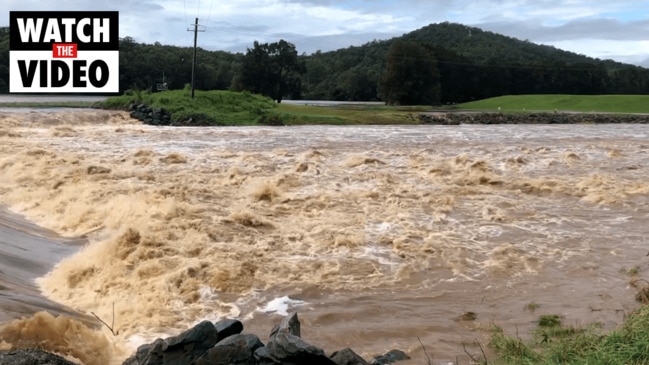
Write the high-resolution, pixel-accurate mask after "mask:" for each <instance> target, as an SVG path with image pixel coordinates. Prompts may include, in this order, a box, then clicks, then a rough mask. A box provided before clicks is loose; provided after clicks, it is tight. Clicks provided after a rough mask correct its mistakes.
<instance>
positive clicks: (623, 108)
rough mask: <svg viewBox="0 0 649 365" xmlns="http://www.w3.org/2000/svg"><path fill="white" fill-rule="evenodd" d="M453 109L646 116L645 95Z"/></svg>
mask: <svg viewBox="0 0 649 365" xmlns="http://www.w3.org/2000/svg"><path fill="white" fill-rule="evenodd" d="M456 107H457V109H462V110H480V111H498V110H499V109H498V108H500V110H501V111H503V112H536V111H555V110H556V111H574V112H585V113H590V112H601V113H620V114H623V113H649V95H561V94H557V95H507V96H499V97H495V98H489V99H484V100H478V101H474V102H470V103H464V104H458V105H456Z"/></svg>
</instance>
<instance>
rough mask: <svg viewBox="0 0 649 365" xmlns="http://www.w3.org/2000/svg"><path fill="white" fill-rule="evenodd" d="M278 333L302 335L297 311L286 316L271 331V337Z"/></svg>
mask: <svg viewBox="0 0 649 365" xmlns="http://www.w3.org/2000/svg"><path fill="white" fill-rule="evenodd" d="M278 333H284V334H291V335H293V336H297V337H300V320H299V319H298V318H297V313H293V314H291V315H290V316H287V317H285V318H284V319H283V320H282V321H281V322H279V323H278V324H277V325H275V327H273V329H272V330H271V331H270V337H273V336H275V335H276V334H278Z"/></svg>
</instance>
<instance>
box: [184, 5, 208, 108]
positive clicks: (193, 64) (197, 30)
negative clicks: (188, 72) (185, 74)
mask: <svg viewBox="0 0 649 365" xmlns="http://www.w3.org/2000/svg"><path fill="white" fill-rule="evenodd" d="M190 25H192V24H190ZM198 26H199V24H198V17H196V21H195V22H194V24H193V28H192V29H190V28H187V31H188V32H194V57H193V58H192V99H193V98H194V70H195V69H196V40H197V39H198V32H204V31H205V29H200V30H199V29H198Z"/></svg>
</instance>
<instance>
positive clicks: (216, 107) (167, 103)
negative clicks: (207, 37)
mask: <svg viewBox="0 0 649 365" xmlns="http://www.w3.org/2000/svg"><path fill="white" fill-rule="evenodd" d="M137 104H146V105H148V106H149V107H151V108H161V109H164V110H166V111H167V112H169V113H170V114H171V119H172V121H174V122H181V121H183V120H186V119H189V118H201V119H204V120H209V121H211V122H210V123H209V124H213V125H251V124H256V123H257V122H258V121H259V119H260V118H261V117H262V116H266V115H269V114H270V112H271V111H272V110H273V109H274V108H275V103H274V102H273V100H271V99H269V98H266V97H263V96H261V95H254V94H250V93H246V92H244V93H237V92H231V91H223V90H213V91H200V90H198V91H196V92H195V97H194V98H193V99H192V98H191V93H190V91H189V90H169V91H164V92H159V93H151V92H139V91H137V92H133V91H129V92H126V93H125V94H124V95H120V96H116V97H111V98H108V99H107V100H106V101H105V102H103V103H101V107H102V108H105V109H123V110H128V109H129V107H131V106H132V105H137Z"/></svg>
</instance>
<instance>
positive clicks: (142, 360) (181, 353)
mask: <svg viewBox="0 0 649 365" xmlns="http://www.w3.org/2000/svg"><path fill="white" fill-rule="evenodd" d="M217 339H218V332H217V330H216V326H214V324H213V323H212V322H210V321H203V322H201V323H199V324H197V325H196V326H194V327H192V328H190V329H189V330H187V331H185V332H183V333H181V334H179V335H178V336H173V337H169V338H167V339H165V340H161V339H157V340H155V342H153V343H151V344H146V345H142V346H140V347H139V348H138V349H137V352H136V354H135V356H132V357H130V358H128V359H126V361H125V362H124V365H171V364H191V363H192V362H193V361H194V360H195V359H197V358H199V357H201V356H202V355H203V354H204V353H205V352H206V351H207V350H208V349H210V348H212V347H213V346H214V345H215V344H216V341H217Z"/></svg>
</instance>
